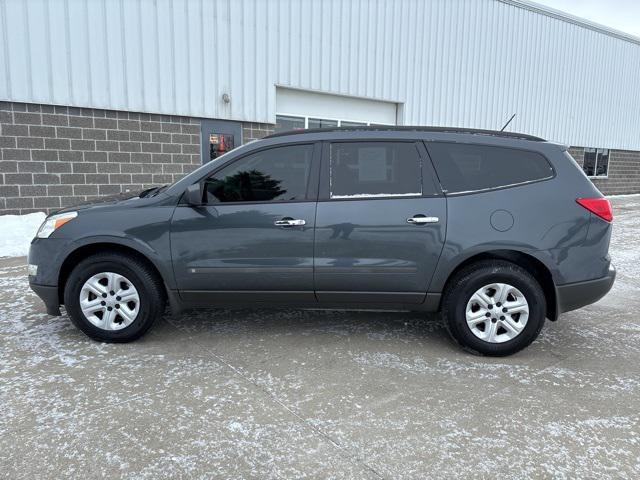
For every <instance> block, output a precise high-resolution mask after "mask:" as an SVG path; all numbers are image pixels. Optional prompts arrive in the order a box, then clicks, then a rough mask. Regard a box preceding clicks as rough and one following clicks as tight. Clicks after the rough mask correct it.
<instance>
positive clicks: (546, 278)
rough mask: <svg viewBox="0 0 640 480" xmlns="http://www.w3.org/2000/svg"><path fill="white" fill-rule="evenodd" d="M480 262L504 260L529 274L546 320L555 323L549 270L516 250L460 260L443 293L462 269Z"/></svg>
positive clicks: (451, 273) (555, 303)
mask: <svg viewBox="0 0 640 480" xmlns="http://www.w3.org/2000/svg"><path fill="white" fill-rule="evenodd" d="M482 260H505V261H508V262H511V263H514V264H516V265H518V266H520V267H522V268H524V269H525V270H527V271H528V272H529V273H531V274H532V275H533V276H534V277H535V278H536V280H537V281H538V282H539V283H540V286H541V287H542V290H543V292H544V296H545V300H546V310H547V318H548V319H549V320H552V321H555V320H557V318H558V306H557V296H556V288H555V282H554V280H553V275H552V273H551V271H550V270H549V268H548V267H547V266H546V265H545V264H544V263H543V262H542V261H541V260H540V259H538V258H536V257H534V256H533V255H529V254H527V253H524V252H521V251H518V250H487V251H483V252H480V253H476V254H474V255H471V256H470V257H467V258H465V259H462V260H461V261H460V262H458V263H457V264H456V266H455V267H454V268H453V269H452V270H451V271H450V272H449V275H447V279H446V281H445V284H444V289H443V291H446V289H447V288H449V282H450V281H451V279H452V278H453V277H454V275H455V274H456V273H458V272H459V271H460V270H462V269H463V268H465V267H467V266H469V265H471V264H473V263H476V262H479V261H482Z"/></svg>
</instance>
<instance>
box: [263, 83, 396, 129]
mask: <svg viewBox="0 0 640 480" xmlns="http://www.w3.org/2000/svg"><path fill="white" fill-rule="evenodd" d="M397 107H398V104H397V103H393V102H383V101H378V100H369V99H365V98H356V97H345V96H342V95H329V94H325V93H317V92H309V91H305V90H293V89H289V88H280V87H279V88H277V89H276V112H277V113H276V124H277V125H276V131H283V130H296V129H301V128H327V127H348V126H360V125H395V124H396V111H397Z"/></svg>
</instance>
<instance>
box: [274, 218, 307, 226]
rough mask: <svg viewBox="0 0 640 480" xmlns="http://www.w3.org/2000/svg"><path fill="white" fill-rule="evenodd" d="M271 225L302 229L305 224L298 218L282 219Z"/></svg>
mask: <svg viewBox="0 0 640 480" xmlns="http://www.w3.org/2000/svg"><path fill="white" fill-rule="evenodd" d="M273 224H274V225H275V226H276V227H302V226H303V225H306V224H307V222H306V220H301V219H298V218H291V217H284V218H283V219H282V220H276V221H275V222H273Z"/></svg>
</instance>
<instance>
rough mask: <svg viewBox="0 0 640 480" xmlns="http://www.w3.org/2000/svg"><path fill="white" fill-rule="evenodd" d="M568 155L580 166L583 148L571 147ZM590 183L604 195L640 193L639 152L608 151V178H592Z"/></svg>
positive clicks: (582, 158)
mask: <svg viewBox="0 0 640 480" xmlns="http://www.w3.org/2000/svg"><path fill="white" fill-rule="evenodd" d="M569 153H570V154H571V156H572V157H573V158H575V159H576V162H578V165H580V166H582V163H583V160H584V148H583V147H571V148H569ZM592 181H593V183H594V185H595V186H596V187H598V189H599V190H600V191H601V192H602V193H603V194H605V195H622V194H626V193H640V152H636V151H631V150H610V151H609V174H608V177H607V178H593V179H592Z"/></svg>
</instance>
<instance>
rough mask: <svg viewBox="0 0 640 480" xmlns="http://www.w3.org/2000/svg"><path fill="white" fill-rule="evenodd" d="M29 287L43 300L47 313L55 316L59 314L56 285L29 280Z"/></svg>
mask: <svg viewBox="0 0 640 480" xmlns="http://www.w3.org/2000/svg"><path fill="white" fill-rule="evenodd" d="M29 287H31V290H33V291H34V292H35V293H36V295H38V296H39V297H40V299H41V300H42V301H43V302H44V304H45V306H46V307H47V313H48V314H49V315H54V316H56V317H59V316H60V302H59V300H58V287H55V286H51V285H38V284H37V283H31V282H29Z"/></svg>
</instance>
